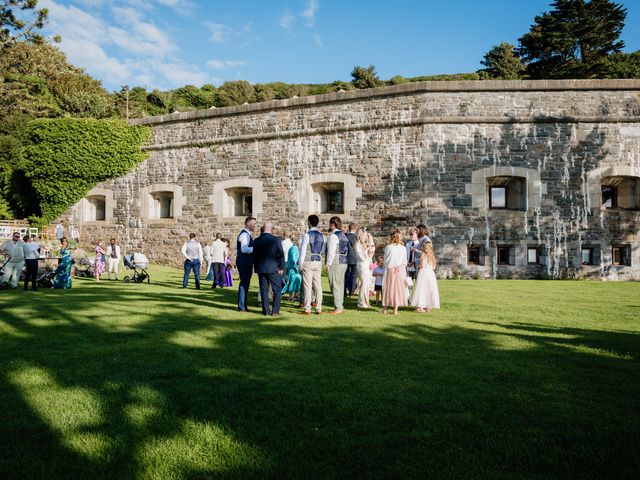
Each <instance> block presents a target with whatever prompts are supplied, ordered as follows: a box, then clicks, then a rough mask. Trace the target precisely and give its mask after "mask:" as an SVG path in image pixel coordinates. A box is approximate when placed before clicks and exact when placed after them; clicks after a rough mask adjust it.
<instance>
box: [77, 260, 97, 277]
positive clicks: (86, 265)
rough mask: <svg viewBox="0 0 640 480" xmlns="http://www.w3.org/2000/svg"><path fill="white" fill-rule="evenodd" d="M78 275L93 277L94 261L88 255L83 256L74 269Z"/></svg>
mask: <svg viewBox="0 0 640 480" xmlns="http://www.w3.org/2000/svg"><path fill="white" fill-rule="evenodd" d="M74 275H75V276H76V277H79V278H82V277H93V262H92V261H91V259H90V258H89V257H87V256H85V257H82V258H81V259H80V261H79V262H78V265H77V266H76V268H75V269H74Z"/></svg>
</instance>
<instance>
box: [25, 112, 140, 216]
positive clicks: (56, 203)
mask: <svg viewBox="0 0 640 480" xmlns="http://www.w3.org/2000/svg"><path fill="white" fill-rule="evenodd" d="M150 133H151V131H150V129H149V127H145V126H133V125H129V124H128V123H127V122H125V121H124V120H95V119H90V118H56V119H38V120H33V121H31V122H29V124H28V126H27V131H26V137H25V143H24V144H23V148H22V150H21V159H20V162H19V163H20V170H21V171H22V172H23V175H24V177H25V179H26V180H27V181H28V182H29V183H30V184H31V191H32V194H33V195H34V196H35V197H36V200H37V202H38V204H39V206H40V212H39V215H34V216H33V217H32V221H33V222H34V223H38V224H46V223H49V222H51V221H53V220H54V219H55V218H56V217H58V216H60V215H61V214H63V213H64V212H65V211H66V210H67V209H68V208H69V207H71V206H72V205H74V204H75V203H76V202H78V201H79V200H80V199H82V198H83V197H84V196H85V195H86V194H87V193H88V192H89V191H90V190H91V189H92V188H93V187H94V186H96V185H97V184H98V183H100V182H102V181H105V180H108V179H110V178H113V177H117V176H120V175H123V174H125V173H126V172H127V171H129V170H130V169H131V168H133V167H135V166H136V165H138V164H139V163H140V162H142V161H143V160H145V159H146V158H147V156H148V153H147V152H143V151H142V150H141V149H140V147H141V146H142V145H144V144H145V143H146V142H147V141H148V139H149V136H150Z"/></svg>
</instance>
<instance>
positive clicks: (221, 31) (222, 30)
mask: <svg viewBox="0 0 640 480" xmlns="http://www.w3.org/2000/svg"><path fill="white" fill-rule="evenodd" d="M204 26H205V27H207V28H208V29H209V31H210V32H211V37H209V39H210V40H211V41H212V42H213V43H227V42H228V41H229V38H230V37H231V35H232V34H233V29H232V28H231V27H229V26H227V25H223V24H221V23H214V22H209V21H207V22H204Z"/></svg>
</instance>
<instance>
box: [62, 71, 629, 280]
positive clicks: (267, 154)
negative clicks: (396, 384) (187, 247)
mask: <svg viewBox="0 0 640 480" xmlns="http://www.w3.org/2000/svg"><path fill="white" fill-rule="evenodd" d="M132 123H134V124H144V125H150V126H151V127H152V129H153V134H152V138H151V141H150V143H149V145H147V146H146V147H144V148H145V149H147V150H149V152H150V157H149V158H148V159H147V160H146V161H145V162H143V163H142V164H140V165H139V166H138V167H136V168H135V169H133V170H132V171H130V172H129V173H127V174H126V175H124V176H122V177H119V178H115V179H113V180H110V181H108V182H104V183H102V184H100V185H98V186H97V187H96V188H95V189H93V190H92V191H91V192H90V193H89V195H88V196H87V198H85V199H83V200H82V201H81V202H79V203H78V204H77V205H76V206H74V207H72V209H71V210H70V211H69V212H68V214H67V217H68V219H69V221H70V222H71V223H73V222H75V223H76V224H77V225H80V226H81V229H82V231H83V236H84V239H86V240H89V239H94V238H103V239H105V240H107V239H108V237H110V236H112V235H116V236H117V237H119V238H120V240H121V242H122V244H123V245H124V246H125V248H126V250H127V251H132V250H142V251H143V252H145V253H146V254H147V255H148V256H149V257H150V259H151V260H152V262H158V263H164V264H173V265H177V264H179V263H180V253H179V251H180V246H181V245H182V242H183V241H184V239H185V237H186V235H187V234H188V233H189V232H191V231H194V232H196V233H197V234H198V235H199V237H200V239H201V240H204V239H210V238H212V237H213V236H214V234H215V233H216V232H221V233H222V234H223V235H224V236H227V237H228V238H230V239H231V240H232V246H235V237H236V235H237V233H238V232H239V231H240V229H241V227H242V224H243V218H244V216H245V215H246V214H247V213H249V212H251V213H252V215H253V216H256V217H257V218H258V220H259V221H264V220H266V219H271V220H273V221H274V222H275V224H276V225H277V226H278V227H281V228H284V229H286V230H287V231H289V232H291V233H292V234H293V235H294V238H295V237H299V235H300V234H301V233H302V232H303V231H304V229H305V223H306V222H305V219H306V216H307V215H309V214H310V213H318V214H320V217H321V219H322V221H323V225H326V224H327V220H328V218H329V217H330V216H332V215H334V213H333V212H338V213H337V215H339V216H340V217H341V218H342V219H343V221H344V222H345V223H350V222H354V223H355V224H357V225H358V226H359V227H367V228H368V229H370V231H371V232H372V233H373V235H374V238H375V239H376V242H377V243H378V244H379V248H380V251H381V250H382V247H383V245H384V242H385V241H386V237H387V235H388V234H389V233H390V231H391V229H392V228H394V227H399V228H401V229H403V230H406V229H407V228H408V227H409V226H411V225H415V224H416V223H420V222H424V223H426V224H427V225H428V226H429V227H430V229H431V232H432V239H433V242H434V248H435V251H436V254H437V257H438V261H439V267H438V274H439V276H441V277H458V276H468V277H472V278H485V277H490V278H495V277H498V278H505V277H513V278H532V277H538V278H539V277H550V278H563V277H566V276H573V275H579V276H589V277H596V278H605V279H639V278H640V237H639V228H640V227H639V225H640V223H639V220H640V81H637V80H606V81H604V80H555V81H462V82H425V83H415V84H404V85H396V86H391V87H381V88H376V89H371V90H360V91H356V92H337V93H332V94H327V95H320V96H313V97H303V98H292V99H288V100H281V101H277V100H276V101H270V102H264V103H259V104H251V105H247V104H245V105H241V106H237V107H228V108H219V109H211V110H203V111H196V112H188V113H175V114H171V115H165V116H160V117H150V118H144V119H138V120H134V121H132Z"/></svg>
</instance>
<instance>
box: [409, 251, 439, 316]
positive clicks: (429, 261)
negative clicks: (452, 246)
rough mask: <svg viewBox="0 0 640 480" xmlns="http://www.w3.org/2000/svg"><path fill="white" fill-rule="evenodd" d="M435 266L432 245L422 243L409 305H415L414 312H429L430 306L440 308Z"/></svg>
mask: <svg viewBox="0 0 640 480" xmlns="http://www.w3.org/2000/svg"><path fill="white" fill-rule="evenodd" d="M435 268H436V256H435V255H434V253H433V245H432V244H431V242H427V243H425V244H423V245H422V255H421V256H420V264H419V265H418V278H417V279H416V284H415V287H414V288H413V297H412V298H411V306H413V307H416V312H418V313H423V312H430V311H431V309H432V308H440V292H439V291H438V281H437V280H436V274H435V272H434V269H435Z"/></svg>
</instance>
